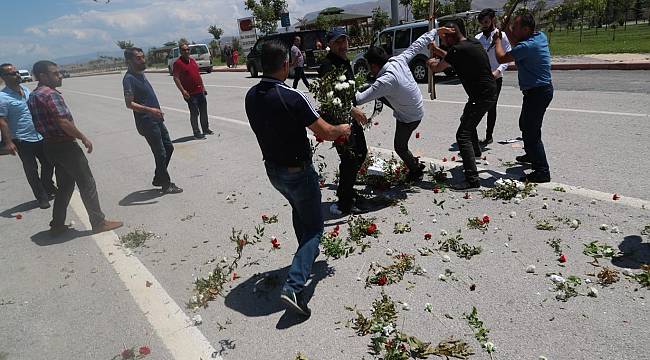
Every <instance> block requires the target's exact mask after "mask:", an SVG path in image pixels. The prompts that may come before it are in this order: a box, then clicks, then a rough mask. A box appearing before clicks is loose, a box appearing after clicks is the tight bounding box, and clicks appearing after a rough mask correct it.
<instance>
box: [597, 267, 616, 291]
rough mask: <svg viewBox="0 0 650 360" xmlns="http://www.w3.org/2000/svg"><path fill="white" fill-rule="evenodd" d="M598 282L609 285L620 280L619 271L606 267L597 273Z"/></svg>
mask: <svg viewBox="0 0 650 360" xmlns="http://www.w3.org/2000/svg"><path fill="white" fill-rule="evenodd" d="M596 276H597V277H598V283H599V284H601V285H603V286H607V285H610V284H613V283H615V282H617V281H618V280H619V276H618V271H616V270H614V269H610V268H608V267H604V268H603V269H602V270H601V271H600V272H599V273H598V274H597V275H596Z"/></svg>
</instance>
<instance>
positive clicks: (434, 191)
mask: <svg viewBox="0 0 650 360" xmlns="http://www.w3.org/2000/svg"><path fill="white" fill-rule="evenodd" d="M439 192H440V188H439V187H438V185H436V186H435V187H434V188H433V193H434V194H437V193H439Z"/></svg>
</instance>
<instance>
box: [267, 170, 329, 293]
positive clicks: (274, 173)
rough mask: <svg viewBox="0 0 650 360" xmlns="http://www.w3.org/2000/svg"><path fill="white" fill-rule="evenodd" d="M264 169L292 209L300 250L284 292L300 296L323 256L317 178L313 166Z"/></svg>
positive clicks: (294, 258)
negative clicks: (319, 257)
mask: <svg viewBox="0 0 650 360" xmlns="http://www.w3.org/2000/svg"><path fill="white" fill-rule="evenodd" d="M264 165H265V167H266V174H267V175H268V177H269V180H270V181H271V184H272V185H273V187H274V188H275V189H276V190H278V191H279V192H280V193H281V194H282V195H283V196H284V197H285V198H286V199H287V200H288V201H289V204H290V205H291V214H292V219H293V230H294V232H295V233H296V238H297V239H298V250H297V251H296V254H295V255H294V257H293V261H292V263H291V267H290V268H289V275H288V276H287V281H286V283H285V285H284V289H285V290H292V291H294V292H297V293H299V292H300V291H302V289H303V288H304V287H305V283H306V282H307V279H309V275H310V274H311V268H312V266H313V265H314V261H315V260H316V257H318V254H319V253H320V250H319V249H318V246H319V245H320V239H321V236H322V235H323V213H322V210H321V193H320V186H319V184H318V174H317V173H316V170H314V167H313V165H312V164H306V165H304V166H302V167H296V168H290V167H286V166H281V165H277V164H273V163H271V162H269V161H266V162H265V163H264Z"/></svg>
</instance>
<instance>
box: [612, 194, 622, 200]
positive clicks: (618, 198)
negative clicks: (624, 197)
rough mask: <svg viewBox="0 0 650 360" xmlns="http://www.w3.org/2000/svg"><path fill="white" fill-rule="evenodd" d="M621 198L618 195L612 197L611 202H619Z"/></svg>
mask: <svg viewBox="0 0 650 360" xmlns="http://www.w3.org/2000/svg"><path fill="white" fill-rule="evenodd" d="M620 199H621V196H620V195H619V194H614V195H612V200H620Z"/></svg>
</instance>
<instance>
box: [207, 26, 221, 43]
mask: <svg viewBox="0 0 650 360" xmlns="http://www.w3.org/2000/svg"><path fill="white" fill-rule="evenodd" d="M208 32H209V33H210V34H211V35H212V37H213V38H214V39H215V40H217V41H219V39H221V35H223V29H222V28H218V27H217V26H216V25H210V27H209V28H208Z"/></svg>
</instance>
